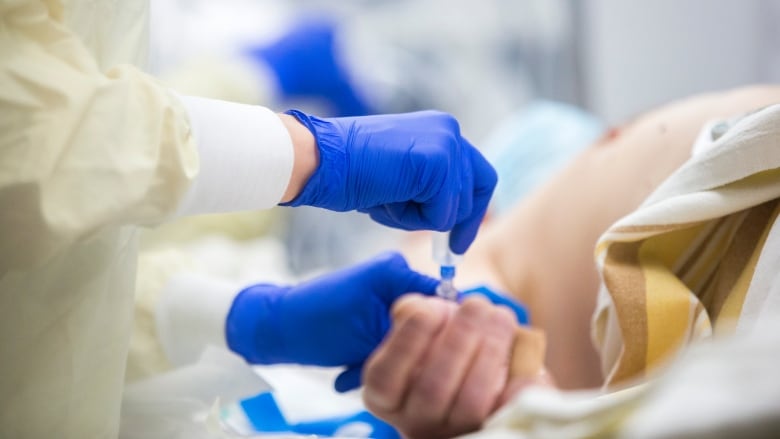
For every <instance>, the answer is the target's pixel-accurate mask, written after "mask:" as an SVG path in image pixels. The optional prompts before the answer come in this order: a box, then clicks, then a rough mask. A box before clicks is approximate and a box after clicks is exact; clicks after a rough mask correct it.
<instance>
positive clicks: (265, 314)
mask: <svg viewBox="0 0 780 439" xmlns="http://www.w3.org/2000/svg"><path fill="white" fill-rule="evenodd" d="M288 289H289V288H288V287H279V286H275V285H269V284H258V285H252V286H250V287H247V288H245V289H244V290H242V291H241V292H240V293H238V295H237V296H236V298H235V299H234V300H233V304H232V305H231V307H230V311H229V312H228V316H227V318H226V319H225V340H226V342H227V345H228V347H229V348H230V350H232V351H233V352H235V353H237V354H239V355H241V356H242V357H244V359H245V360H246V361H247V362H249V363H251V364H275V363H284V362H285V358H286V357H287V355H286V354H285V349H284V343H283V335H284V334H282V331H281V329H280V321H279V315H278V308H279V302H280V299H281V297H282V296H283V295H284V294H285V293H286V292H287V290H288Z"/></svg>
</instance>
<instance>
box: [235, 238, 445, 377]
mask: <svg viewBox="0 0 780 439" xmlns="http://www.w3.org/2000/svg"><path fill="white" fill-rule="evenodd" d="M437 284H438V281H437V280H436V279H433V278H430V277H428V276H424V275H422V274H419V273H417V272H415V271H412V270H411V269H410V268H409V266H408V265H407V263H406V260H405V259H404V258H403V256H401V255H400V254H398V253H386V254H383V255H380V256H378V257H376V258H374V259H372V260H370V261H368V262H365V263H363V264H360V265H356V266H354V267H351V268H348V269H345V270H341V271H337V272H333V273H331V274H328V275H325V276H322V277H319V278H316V279H313V280H311V281H309V282H304V283H302V284H299V285H296V286H292V287H280V286H275V285H268V284H260V285H253V286H250V287H248V288H246V289H244V290H243V291H242V292H241V293H239V294H238V296H237V297H236V299H235V300H234V302H233V305H232V307H231V310H230V312H229V314H228V318H227V322H226V339H227V343H228V346H229V347H230V349H232V350H233V351H234V352H236V353H238V354H240V355H241V356H243V357H244V358H245V359H246V360H247V361H248V362H249V363H253V364H275V363H298V364H304V365H316V366H348V369H347V370H346V371H345V372H344V373H343V374H342V376H340V377H339V378H338V379H337V381H336V389H337V390H339V391H345V390H349V389H351V388H354V387H357V386H359V384H360V370H361V368H362V364H363V362H364V361H365V360H366V358H367V357H368V356H369V354H371V352H372V351H373V350H374V349H375V348H376V346H377V345H378V344H379V342H381V341H382V338H383V337H384V336H385V333H386V332H387V330H388V329H389V328H390V308H391V306H392V304H393V302H394V301H395V299H396V298H398V297H399V296H401V295H402V294H404V293H407V292H419V293H423V294H429V295H430V294H434V291H435V289H436V285H437Z"/></svg>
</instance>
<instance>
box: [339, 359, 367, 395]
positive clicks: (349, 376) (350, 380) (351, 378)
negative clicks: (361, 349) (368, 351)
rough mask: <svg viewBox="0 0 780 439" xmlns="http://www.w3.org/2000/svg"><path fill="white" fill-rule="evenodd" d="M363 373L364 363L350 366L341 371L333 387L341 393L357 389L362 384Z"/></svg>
mask: <svg viewBox="0 0 780 439" xmlns="http://www.w3.org/2000/svg"><path fill="white" fill-rule="evenodd" d="M362 374H363V363H360V364H357V365H354V366H349V367H347V369H346V370H345V371H344V372H341V373H340V374H339V375H338V376H337V377H336V381H335V382H334V383H333V387H334V388H335V389H336V391H337V392H339V393H344V392H349V391H350V390H354V389H357V388H358V387H360V384H361V378H360V377H361V375H362Z"/></svg>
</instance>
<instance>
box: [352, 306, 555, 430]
mask: <svg viewBox="0 0 780 439" xmlns="http://www.w3.org/2000/svg"><path fill="white" fill-rule="evenodd" d="M518 331H520V332H518ZM518 334H524V336H523V335H521V336H520V337H518ZM516 339H517V340H520V341H521V344H522V346H515V345H514V344H513V343H514V341H515V340H516ZM539 340H540V338H539V335H538V334H535V333H532V331H529V330H527V329H525V330H522V329H520V328H519V326H518V325H517V322H516V320H515V316H514V314H513V313H512V312H511V311H510V310H509V309H508V308H506V307H502V306H495V305H493V304H491V303H490V302H488V301H487V300H486V299H484V298H481V297H469V298H467V299H465V300H464V301H463V303H462V304H461V305H457V304H455V303H452V302H447V301H443V300H441V299H438V298H433V297H423V296H417V295H409V296H406V297H403V298H401V299H400V300H399V301H398V302H397V303H396V305H395V306H394V308H393V326H392V328H391V330H390V332H389V333H388V335H387V336H386V338H385V340H384V341H383V343H382V344H381V345H380V347H379V348H378V349H377V350H376V351H375V352H374V353H373V354H372V356H371V357H370V358H369V360H368V363H367V365H366V367H365V369H364V376H363V384H364V385H365V390H364V394H363V398H364V400H365V403H366V406H367V407H368V408H369V410H371V411H372V412H374V413H375V414H376V415H377V416H378V417H380V418H382V419H385V420H386V421H388V422H389V423H391V424H393V425H394V426H395V427H396V428H398V429H399V430H400V431H401V433H402V434H403V435H404V436H406V437H407V438H438V437H452V436H455V435H458V434H463V433H467V432H469V431H473V430H476V429H478V428H479V427H480V426H481V425H482V423H483V422H484V421H485V419H487V417H488V416H489V415H491V414H492V413H493V412H494V411H495V410H496V409H497V408H498V407H499V406H500V404H501V403H502V402H505V401H506V399H507V398H508V397H509V396H511V394H512V393H514V392H517V391H518V390H519V389H520V388H522V387H523V386H525V385H527V384H529V383H532V382H536V380H537V378H539V377H540V375H539V374H540V372H541V370H542V367H541V364H542V358H543V355H544V348H543V339H542V343H541V345H540V344H539V343H538V341H539ZM540 346H541V348H540ZM513 350H514V352H515V353H519V352H522V355H523V356H524V357H532V358H528V359H527V360H529V361H520V363H522V364H518V361H517V359H514V360H511V361H510V359H511V357H512V353H513ZM510 364H511V365H512V367H513V369H517V370H519V371H520V373H521V375H524V376H520V377H516V378H515V377H513V378H512V379H508V376H510V375H509V373H508V372H509V368H510ZM517 366H519V368H518V367H517Z"/></svg>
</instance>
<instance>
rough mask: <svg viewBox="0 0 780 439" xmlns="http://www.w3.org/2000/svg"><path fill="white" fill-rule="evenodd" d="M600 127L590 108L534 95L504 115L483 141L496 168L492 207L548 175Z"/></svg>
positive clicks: (503, 205)
mask: <svg viewBox="0 0 780 439" xmlns="http://www.w3.org/2000/svg"><path fill="white" fill-rule="evenodd" d="M604 128H605V126H604V124H603V123H602V122H601V121H600V120H599V119H598V118H596V117H595V116H593V115H591V114H590V113H587V112H586V111H584V110H582V109H580V108H577V107H575V106H572V105H569V104H564V103H559V102H552V101H535V102H533V103H531V104H530V105H528V106H527V107H525V108H523V109H522V110H520V111H517V112H516V113H513V114H511V115H510V116H508V117H507V118H505V119H504V120H503V121H502V122H500V123H499V125H498V126H497V127H496V129H495V130H494V131H493V132H492V134H491V135H490V136H489V137H488V138H487V139H486V140H485V142H483V144H482V145H481V148H482V151H483V152H484V153H485V155H486V156H487V158H488V160H489V161H490V162H491V163H492V164H493V166H494V167H495V168H496V171H497V172H498V185H497V186H496V190H495V192H494V194H493V200H492V202H493V207H494V209H495V211H496V213H499V214H500V213H501V212H503V211H506V210H507V209H509V208H510V207H511V206H512V205H514V204H515V203H516V201H517V200H518V199H520V198H522V197H524V196H525V195H527V194H528V193H529V192H530V191H531V190H533V189H534V188H536V187H537V186H538V185H539V184H541V183H543V182H544V181H546V180H547V179H548V178H549V177H550V176H551V175H552V174H553V173H554V172H556V171H557V170H559V169H560V168H562V167H563V166H564V165H565V164H566V163H567V162H568V161H569V160H570V159H571V158H572V157H574V155H576V154H577V153H578V152H579V151H581V150H582V149H584V148H585V147H587V146H588V145H590V144H591V143H592V142H593V141H595V140H596V139H597V138H598V137H599V136H600V135H601V134H602V133H603V132H604Z"/></svg>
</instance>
